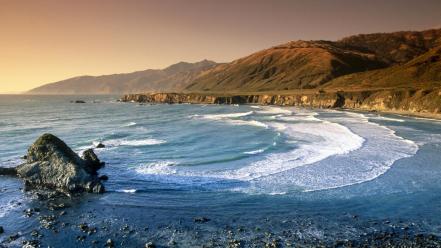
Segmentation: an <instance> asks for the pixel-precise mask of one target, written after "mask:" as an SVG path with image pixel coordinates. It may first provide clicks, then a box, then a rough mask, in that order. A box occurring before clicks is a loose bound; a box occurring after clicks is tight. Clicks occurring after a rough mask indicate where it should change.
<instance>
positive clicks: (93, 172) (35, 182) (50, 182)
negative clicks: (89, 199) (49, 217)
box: [17, 134, 104, 194]
mask: <svg viewBox="0 0 441 248" xmlns="http://www.w3.org/2000/svg"><path fill="white" fill-rule="evenodd" d="M102 166H103V163H102V162H100V161H99V159H98V157H97V156H96V154H95V153H94V152H93V150H90V151H89V150H88V151H86V152H85V153H84V154H83V159H82V158H80V157H79V156H78V155H77V154H76V153H75V152H74V151H72V149H70V148H69V147H68V146H67V145H66V143H64V142H63V141H62V140H60V139H59V138H57V137H56V136H54V135H52V134H44V135H42V136H41V137H40V138H38V139H37V141H35V143H34V144H33V145H32V146H31V147H30V148H29V149H28V154H27V161H26V163H25V164H22V165H20V166H18V167H17V174H18V175H19V176H20V177H21V178H23V179H24V180H25V187H26V189H27V190H30V189H51V190H55V191H60V192H63V193H68V194H69V193H79V192H94V193H103V192H104V186H103V185H102V184H101V182H100V180H99V179H98V176H97V170H98V169H99V168H101V167H102Z"/></svg>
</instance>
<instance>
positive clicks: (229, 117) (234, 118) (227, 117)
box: [191, 111, 268, 128]
mask: <svg viewBox="0 0 441 248" xmlns="http://www.w3.org/2000/svg"><path fill="white" fill-rule="evenodd" d="M253 113H254V112H253V111H249V112H242V113H229V114H208V115H192V116H191V117H193V118H202V119H209V120H215V121H223V122H225V123H228V124H231V125H248V126H256V127H263V128H268V125H267V124H265V123H263V122H260V121H257V120H241V119H238V118H240V117H244V116H248V115H252V114H253Z"/></svg>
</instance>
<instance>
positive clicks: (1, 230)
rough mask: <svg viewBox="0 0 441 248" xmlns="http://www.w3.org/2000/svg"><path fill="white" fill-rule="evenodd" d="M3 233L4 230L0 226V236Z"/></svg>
mask: <svg viewBox="0 0 441 248" xmlns="http://www.w3.org/2000/svg"><path fill="white" fill-rule="evenodd" d="M4 232H5V229H3V227H2V226H0V234H2V233H4Z"/></svg>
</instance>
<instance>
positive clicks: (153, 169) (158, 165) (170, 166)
mask: <svg viewBox="0 0 441 248" xmlns="http://www.w3.org/2000/svg"><path fill="white" fill-rule="evenodd" d="M175 164H176V162H174V161H158V162H153V163H148V164H145V165H142V166H139V167H137V168H136V169H135V171H136V172H138V173H140V174H154V175H163V174H175V173H176V168H175V167H174V165H175Z"/></svg>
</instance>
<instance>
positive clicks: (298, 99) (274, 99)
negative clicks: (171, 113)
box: [121, 88, 441, 118]
mask: <svg viewBox="0 0 441 248" xmlns="http://www.w3.org/2000/svg"><path fill="white" fill-rule="evenodd" d="M121 101H122V102H139V103H168V104H180V103H190V104H259V105H279V106H298V107H311V108H345V109H354V110H363V111H380V112H393V113H402V114H410V115H418V116H425V117H432V118H441V88H432V89H423V90H412V89H401V90H400V89H397V90H376V91H355V92H344V91H338V92H325V91H320V92H312V93H300V92H299V93H286V94H203V93H200V94H199V93H186V94H184V93H152V94H148V93H147V94H128V95H125V96H123V97H122V98H121Z"/></svg>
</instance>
